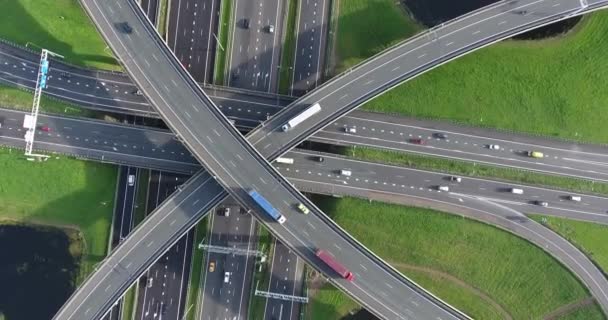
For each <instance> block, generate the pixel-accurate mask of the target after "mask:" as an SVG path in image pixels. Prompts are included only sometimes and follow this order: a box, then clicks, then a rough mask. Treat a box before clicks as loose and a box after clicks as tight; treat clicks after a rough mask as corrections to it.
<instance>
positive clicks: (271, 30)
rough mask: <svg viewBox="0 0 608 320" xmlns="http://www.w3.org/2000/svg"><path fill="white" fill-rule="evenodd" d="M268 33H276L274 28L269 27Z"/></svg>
mask: <svg viewBox="0 0 608 320" xmlns="http://www.w3.org/2000/svg"><path fill="white" fill-rule="evenodd" d="M266 31H268V33H274V26H273V25H268V27H266Z"/></svg>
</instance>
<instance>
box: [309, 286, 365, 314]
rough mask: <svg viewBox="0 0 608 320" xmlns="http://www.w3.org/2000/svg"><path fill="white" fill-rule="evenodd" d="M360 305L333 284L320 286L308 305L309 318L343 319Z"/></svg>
mask: <svg viewBox="0 0 608 320" xmlns="http://www.w3.org/2000/svg"><path fill="white" fill-rule="evenodd" d="M358 308H360V306H359V305H358V304H357V303H356V302H354V301H353V300H351V299H350V298H349V297H348V296H346V295H345V294H343V293H342V292H341V291H339V290H338V289H336V288H334V286H332V285H331V284H325V285H324V286H323V287H321V288H319V289H318V290H317V291H316V292H315V294H314V295H313V296H312V297H311V301H310V302H309V303H308V304H307V305H306V317H305V319H307V320H317V319H328V320H329V319H331V320H333V319H342V318H343V317H344V316H346V315H348V313H349V312H350V311H351V310H353V309H358Z"/></svg>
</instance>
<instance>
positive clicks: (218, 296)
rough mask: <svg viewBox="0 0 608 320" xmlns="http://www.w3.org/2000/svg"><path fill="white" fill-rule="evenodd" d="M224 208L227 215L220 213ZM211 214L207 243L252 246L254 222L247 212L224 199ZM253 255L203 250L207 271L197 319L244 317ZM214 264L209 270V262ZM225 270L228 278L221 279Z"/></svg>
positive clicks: (238, 246)
mask: <svg viewBox="0 0 608 320" xmlns="http://www.w3.org/2000/svg"><path fill="white" fill-rule="evenodd" d="M225 208H229V209H230V211H231V212H230V215H229V216H228V217H226V216H224V212H225V211H224V210H225ZM214 211H215V212H214V214H213V216H212V218H211V220H212V221H211V235H210V237H209V239H210V241H209V243H210V244H211V245H216V246H221V247H232V248H239V249H249V250H253V248H252V246H253V247H254V246H255V243H256V236H255V228H254V226H255V222H254V221H253V219H252V218H251V216H250V215H244V214H241V213H240V212H241V208H240V207H239V206H238V205H235V204H234V201H233V200H228V202H224V203H223V204H222V205H220V206H219V207H218V208H216V209H215V210H214ZM253 260H254V258H250V257H245V256H235V255H226V254H216V253H211V252H208V253H207V260H206V261H207V268H208V272H207V273H206V275H205V280H204V284H203V292H204V294H203V297H202V298H201V300H202V302H201V303H202V308H201V309H202V310H204V314H203V315H200V316H199V318H200V319H216V318H226V319H232V318H233V317H240V318H242V319H244V318H246V315H247V306H248V301H249V290H248V288H249V286H250V285H251V279H252V271H253ZM212 263H213V264H214V267H213V272H211V270H212V268H211V264H212ZM225 272H229V273H230V276H229V282H228V283H226V282H225V281H224V277H225Z"/></svg>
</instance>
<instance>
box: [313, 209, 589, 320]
mask: <svg viewBox="0 0 608 320" xmlns="http://www.w3.org/2000/svg"><path fill="white" fill-rule="evenodd" d="M316 203H317V204H319V205H320V207H321V208H322V209H323V210H324V211H325V212H327V213H329V214H330V215H332V217H333V219H334V220H335V221H336V222H337V223H338V224H340V225H341V226H342V227H344V228H345V229H346V230H347V231H348V232H349V233H350V234H352V235H353V236H354V237H355V238H357V239H359V240H360V241H361V242H362V243H364V244H365V245H366V246H367V247H368V248H370V249H371V250H372V251H374V252H376V253H377V254H379V255H380V256H381V257H383V258H384V259H385V260H388V261H391V263H392V264H393V265H394V266H396V267H398V266H408V267H410V268H411V267H412V266H415V267H416V268H422V269H423V272H424V273H428V274H437V273H439V274H447V275H450V276H451V277H453V278H454V279H453V280H454V281H451V282H447V283H449V284H446V282H443V281H442V282H435V283H436V284H435V285H434V284H433V283H430V287H432V288H434V290H435V291H434V293H435V294H437V295H438V296H439V297H442V298H444V299H446V300H447V301H448V302H449V303H452V304H454V305H455V306H456V307H458V308H460V309H461V310H463V311H464V312H466V313H467V314H469V315H471V316H472V317H474V318H480V319H481V318H484V317H483V315H487V314H492V313H496V310H492V309H491V308H490V309H489V308H488V306H486V305H482V304H480V303H479V302H475V303H472V304H471V303H468V302H467V301H468V300H470V298H469V297H471V295H472V294H476V293H475V292H470V293H469V294H468V297H467V296H465V295H462V294H461V292H460V291H461V290H463V289H466V287H463V286H460V285H459V286H455V285H454V284H457V282H455V280H458V281H461V282H463V283H465V284H467V285H468V286H470V287H471V288H475V289H476V290H477V291H478V293H482V294H485V295H487V296H488V297H489V298H490V299H491V300H492V301H494V302H495V303H496V304H498V305H500V306H502V308H504V309H505V310H506V312H507V313H508V314H510V315H511V316H512V317H513V318H514V319H538V318H541V317H542V316H543V315H545V314H547V313H549V312H551V311H553V310H555V309H557V308H558V307H560V306H563V305H566V304H569V303H571V302H574V301H578V300H579V299H582V298H585V297H588V293H587V291H586V290H585V289H584V288H583V286H582V285H581V284H580V283H579V282H578V281H577V280H576V278H575V277H574V276H573V275H572V274H570V273H569V272H568V271H567V270H566V269H565V268H564V267H563V266H562V265H560V264H559V263H557V262H556V261H555V260H553V259H552V258H551V257H550V256H548V255H547V254H546V253H544V252H543V251H542V250H540V249H539V248H537V247H535V246H533V245H531V244H529V243H528V242H526V241H524V240H522V239H520V238H518V237H515V236H513V235H511V234H509V233H507V232H504V231H501V230H499V229H496V228H494V227H491V226H488V225H485V224H482V223H478V222H475V221H471V220H468V219H463V218H460V217H456V216H452V215H448V214H445V213H439V212H437V211H433V210H428V209H421V208H409V207H402V206H396V205H389V204H383V203H369V202H367V201H363V200H358V199H352V198H343V199H339V200H337V199H333V198H320V199H318V200H317V201H316ZM369 217H374V218H373V219H369ZM361 221H365V223H361ZM405 230H407V232H404V231H405ZM401 269H402V270H403V271H404V272H405V273H406V274H407V275H408V276H410V277H411V278H413V279H414V280H416V281H419V282H421V283H426V284H429V283H428V274H425V275H424V277H426V278H427V279H424V277H420V272H413V273H412V272H409V271H407V268H401ZM506 279H508V281H506Z"/></svg>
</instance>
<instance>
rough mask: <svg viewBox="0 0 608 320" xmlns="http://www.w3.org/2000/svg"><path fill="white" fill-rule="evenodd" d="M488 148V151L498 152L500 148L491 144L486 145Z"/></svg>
mask: <svg viewBox="0 0 608 320" xmlns="http://www.w3.org/2000/svg"><path fill="white" fill-rule="evenodd" d="M488 148H489V149H490V150H500V146H499V145H497V144H491V145H488Z"/></svg>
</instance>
